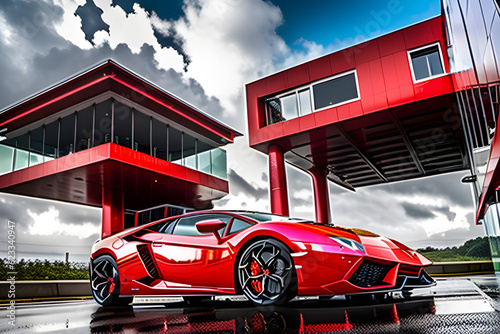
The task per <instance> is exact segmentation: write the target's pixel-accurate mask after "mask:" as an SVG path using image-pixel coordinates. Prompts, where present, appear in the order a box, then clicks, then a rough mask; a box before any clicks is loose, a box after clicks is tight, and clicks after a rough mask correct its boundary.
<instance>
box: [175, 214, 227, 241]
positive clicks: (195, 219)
mask: <svg viewBox="0 0 500 334" xmlns="http://www.w3.org/2000/svg"><path fill="white" fill-rule="evenodd" d="M209 219H219V220H222V221H223V222H224V223H226V224H228V223H229V221H230V220H231V216H227V215H220V214H203V215H196V216H189V217H183V218H181V219H179V222H178V223H177V225H175V228H174V231H173V233H172V234H177V235H193V236H195V235H206V234H203V233H200V232H198V230H197V229H196V223H199V222H201V221H204V220H209ZM223 230H224V228H222V229H220V230H219V234H220V235H222V234H223Z"/></svg>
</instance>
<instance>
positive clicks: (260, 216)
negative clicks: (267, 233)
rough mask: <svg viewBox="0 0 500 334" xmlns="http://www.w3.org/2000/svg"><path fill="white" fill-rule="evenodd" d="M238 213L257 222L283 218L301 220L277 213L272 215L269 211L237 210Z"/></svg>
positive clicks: (275, 220) (276, 220)
mask: <svg viewBox="0 0 500 334" xmlns="http://www.w3.org/2000/svg"><path fill="white" fill-rule="evenodd" d="M238 214H239V215H241V216H243V217H248V218H251V219H254V220H256V221H259V222H282V221H285V220H302V219H296V218H290V217H284V216H279V215H273V214H271V213H262V212H241V213H240V212H238Z"/></svg>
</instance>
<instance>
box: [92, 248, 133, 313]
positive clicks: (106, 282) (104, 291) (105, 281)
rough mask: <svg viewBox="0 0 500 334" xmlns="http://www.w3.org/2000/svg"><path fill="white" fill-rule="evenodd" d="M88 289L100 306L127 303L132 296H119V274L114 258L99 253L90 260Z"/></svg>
mask: <svg viewBox="0 0 500 334" xmlns="http://www.w3.org/2000/svg"><path fill="white" fill-rule="evenodd" d="M89 269H90V289H91V290H92V296H93V297H94V299H95V301H96V302H98V303H99V304H101V305H102V306H117V305H127V304H129V303H130V302H131V301H132V297H124V298H120V274H119V273H118V266H117V265H116V261H115V259H113V258H112V257H111V256H109V255H101V256H99V257H98V258H96V259H94V260H91V261H90V267H89Z"/></svg>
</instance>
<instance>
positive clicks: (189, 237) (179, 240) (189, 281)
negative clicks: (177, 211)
mask: <svg viewBox="0 0 500 334" xmlns="http://www.w3.org/2000/svg"><path fill="white" fill-rule="evenodd" d="M211 219H220V220H222V221H223V222H225V223H226V226H227V225H229V222H230V221H231V219H232V217H231V216H230V215H225V214H199V215H189V216H185V217H181V218H179V220H178V221H177V222H175V225H172V227H171V228H169V229H168V230H167V231H166V232H165V233H164V235H163V237H162V239H161V240H156V241H154V242H153V244H152V250H153V252H154V255H155V258H156V263H157V265H158V267H159V269H160V271H161V275H162V277H163V279H164V280H165V281H166V284H167V286H168V287H182V288H193V289H195V288H212V287H219V288H232V287H233V274H234V268H233V261H232V257H233V254H232V251H231V249H229V248H228V245H227V244H226V243H224V242H222V243H221V244H219V242H218V241H217V238H216V237H215V236H214V235H213V234H212V233H209V234H202V233H200V232H198V230H197V229H196V223H198V222H201V221H206V220H211ZM223 232H224V229H221V231H219V235H221V236H222V235H223Z"/></svg>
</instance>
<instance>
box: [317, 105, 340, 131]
mask: <svg viewBox="0 0 500 334" xmlns="http://www.w3.org/2000/svg"><path fill="white" fill-rule="evenodd" d="M313 115H314V117H315V118H316V124H318V126H322V125H326V124H331V123H336V122H338V120H339V116H338V113H337V108H335V107H334V108H329V109H326V110H322V111H318V112H315V113H313Z"/></svg>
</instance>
